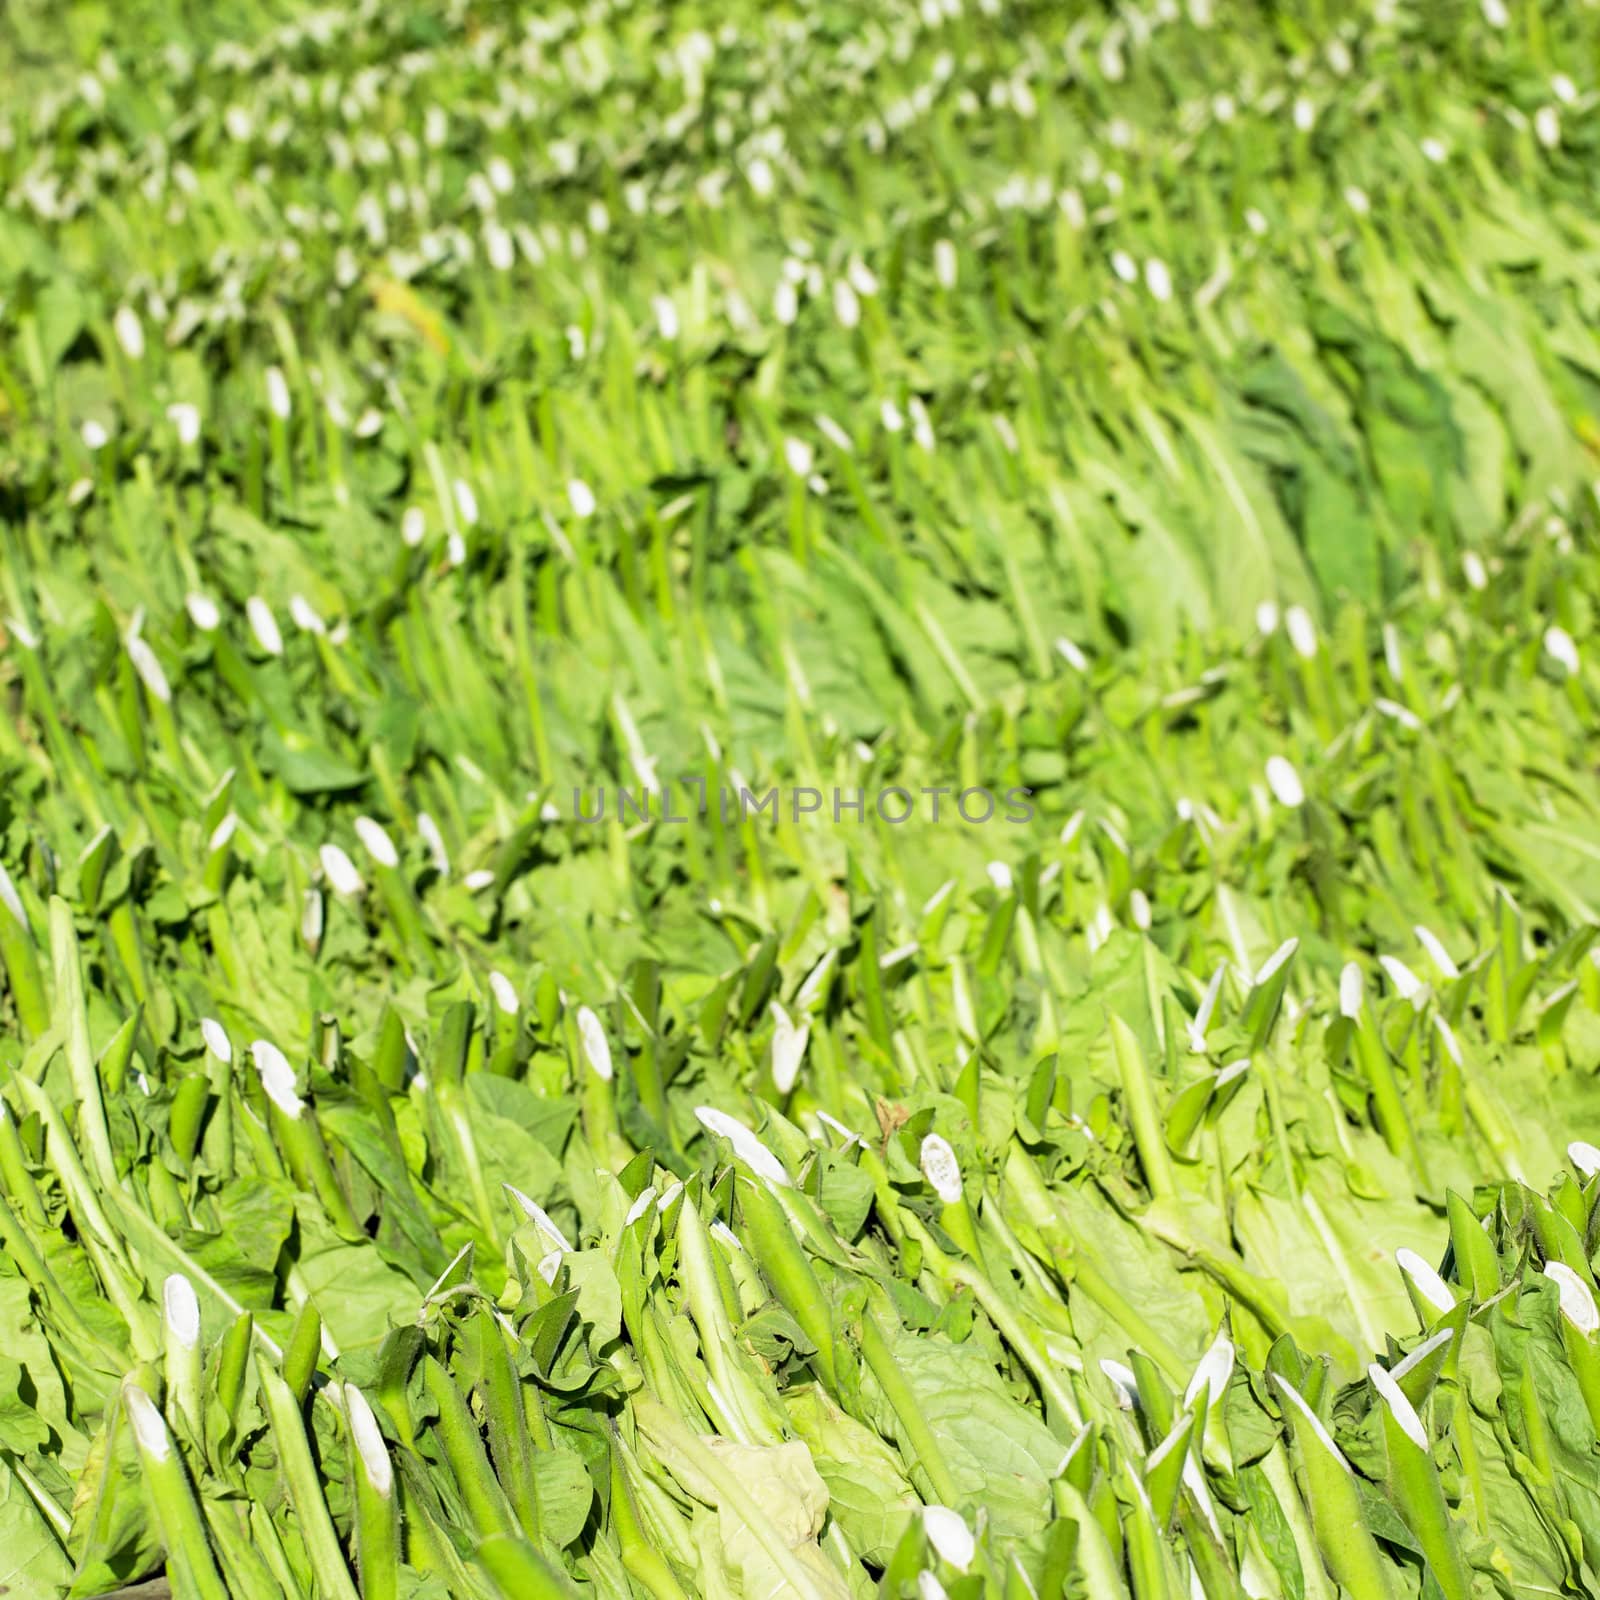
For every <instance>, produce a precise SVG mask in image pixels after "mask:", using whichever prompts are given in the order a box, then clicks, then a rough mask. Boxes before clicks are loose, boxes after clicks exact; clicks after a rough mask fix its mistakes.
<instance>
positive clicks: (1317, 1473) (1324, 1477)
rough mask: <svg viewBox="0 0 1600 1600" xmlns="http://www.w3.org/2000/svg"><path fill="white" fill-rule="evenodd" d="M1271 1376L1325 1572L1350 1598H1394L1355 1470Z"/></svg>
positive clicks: (1301, 1402) (1286, 1386) (1297, 1397)
mask: <svg viewBox="0 0 1600 1600" xmlns="http://www.w3.org/2000/svg"><path fill="white" fill-rule="evenodd" d="M1272 1377H1273V1381H1274V1382H1275V1383H1276V1384H1277V1386H1278V1392H1279V1394H1280V1395H1282V1397H1283V1399H1284V1400H1285V1402H1287V1403H1286V1404H1285V1406H1284V1416H1285V1418H1286V1419H1287V1420H1288V1421H1289V1423H1290V1426H1291V1428H1292V1430H1293V1433H1294V1438H1295V1443H1296V1444H1297V1445H1298V1446H1299V1453H1300V1460H1301V1462H1302V1464H1303V1467H1304V1471H1305V1481H1306V1503H1307V1504H1308V1505H1309V1507H1310V1509H1311V1526H1312V1528H1313V1530H1314V1531H1315V1533H1316V1539H1317V1548H1318V1549H1319V1550H1320V1551H1321V1552H1322V1558H1323V1560H1324V1561H1326V1562H1327V1564H1328V1570H1329V1571H1330V1572H1332V1573H1333V1575H1334V1577H1336V1578H1337V1579H1338V1580H1339V1582H1340V1583H1342V1584H1343V1585H1344V1587H1345V1588H1346V1589H1347V1590H1348V1591H1349V1593H1350V1595H1351V1600H1395V1596H1396V1595H1397V1593H1398V1591H1397V1590H1396V1589H1395V1587H1394V1584H1393V1581H1392V1579H1391V1577H1390V1573H1389V1568H1388V1566H1387V1565H1386V1563H1385V1562H1384V1559H1383V1556H1382V1555H1381V1554H1380V1553H1379V1550H1378V1546H1377V1543H1376V1541H1375V1540H1374V1539H1373V1537H1372V1535H1371V1533H1369V1532H1368V1530H1367V1525H1366V1519H1365V1516H1364V1515H1363V1511H1362V1505H1361V1495H1360V1493H1359V1491H1358V1490H1357V1488H1356V1480H1355V1469H1354V1468H1353V1467H1352V1466H1351V1465H1350V1463H1349V1462H1348V1461H1347V1460H1346V1459H1345V1456H1344V1452H1343V1451H1342V1450H1340V1448H1339V1447H1338V1445H1336V1444H1335V1443H1334V1442H1333V1439H1332V1436H1331V1435H1330V1434H1329V1433H1328V1430H1327V1429H1326V1428H1325V1427H1324V1426H1323V1424H1322V1419H1321V1418H1320V1417H1319V1416H1318V1415H1317V1414H1316V1412H1315V1411H1313V1410H1312V1409H1311V1407H1310V1406H1309V1405H1307V1404H1306V1401H1305V1399H1304V1397H1303V1396H1302V1395H1301V1394H1300V1391H1299V1390H1298V1389H1296V1388H1295V1387H1294V1385H1293V1384H1291V1383H1290V1382H1289V1381H1288V1380H1287V1379H1286V1378H1284V1377H1283V1376H1282V1375H1281V1374H1279V1373H1276V1372H1275V1373H1273V1374H1272Z"/></svg>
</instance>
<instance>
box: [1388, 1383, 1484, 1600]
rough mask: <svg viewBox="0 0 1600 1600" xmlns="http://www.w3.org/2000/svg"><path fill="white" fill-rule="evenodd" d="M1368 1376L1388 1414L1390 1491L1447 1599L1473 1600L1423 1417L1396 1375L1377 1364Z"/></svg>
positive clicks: (1470, 1579) (1465, 1567)
mask: <svg viewBox="0 0 1600 1600" xmlns="http://www.w3.org/2000/svg"><path fill="white" fill-rule="evenodd" d="M1367 1377H1368V1379H1369V1380H1370V1381H1371V1383H1372V1387H1373V1388H1374V1389H1375V1390H1376V1391H1377V1393H1378V1401H1379V1404H1380V1406H1381V1408H1382V1410H1383V1438H1384V1446H1385V1450H1386V1452H1387V1454H1388V1458H1389V1493H1390V1494H1391V1496H1392V1497H1393V1498H1394V1501H1395V1504H1396V1505H1397V1506H1398V1507H1399V1510H1400V1515H1401V1516H1402V1517H1404V1518H1405V1522H1406V1526H1407V1527H1408V1528H1410V1530H1411V1532H1412V1534H1413V1535H1414V1536H1415V1538H1416V1541H1417V1543H1418V1545H1420V1546H1421V1548H1422V1553H1423V1555H1424V1556H1426V1557H1427V1561H1428V1566H1429V1568H1430V1570H1431V1571H1432V1573H1433V1575H1434V1578H1435V1579H1436V1580H1437V1582H1438V1584H1439V1587H1440V1589H1441V1590H1442V1591H1443V1592H1444V1595H1445V1600H1470V1596H1471V1593H1472V1578H1471V1574H1470V1573H1469V1572H1468V1570H1467V1565H1466V1562H1465V1561H1464V1560H1463V1558H1462V1555H1461V1549H1460V1543H1459V1540H1458V1538H1457V1535H1456V1529H1455V1525H1454V1524H1453V1522H1452V1521H1451V1518H1450V1512H1449V1509H1448V1507H1447V1506H1446V1504H1445V1498H1444V1488H1443V1485H1442V1484H1441V1483H1440V1481H1439V1473H1438V1469H1437V1468H1436V1467H1435V1466H1434V1464H1433V1456H1432V1455H1431V1453H1430V1451H1429V1448H1428V1434H1427V1430H1426V1429H1425V1428H1424V1427H1423V1426H1422V1419H1421V1418H1420V1417H1418V1415H1417V1413H1416V1411H1415V1409H1414V1408H1413V1406H1412V1404H1411V1402H1410V1401H1409V1400H1408V1399H1407V1398H1406V1396H1405V1391H1404V1390H1403V1389H1402V1388H1401V1387H1400V1385H1399V1384H1398V1383H1396V1382H1395V1380H1394V1377H1393V1375H1392V1374H1390V1373H1388V1372H1386V1371H1385V1370H1384V1369H1383V1368H1382V1367H1380V1366H1378V1365H1376V1364H1374V1365H1372V1366H1369V1367H1368V1368H1367Z"/></svg>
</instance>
